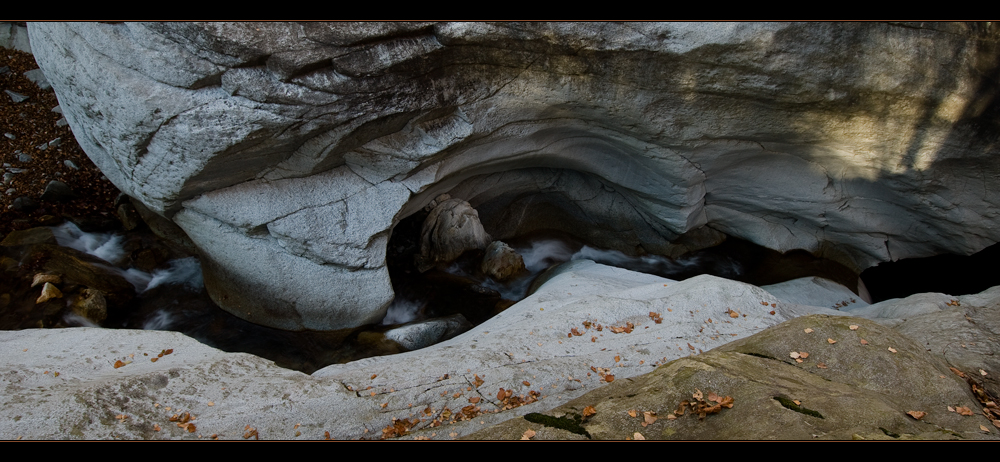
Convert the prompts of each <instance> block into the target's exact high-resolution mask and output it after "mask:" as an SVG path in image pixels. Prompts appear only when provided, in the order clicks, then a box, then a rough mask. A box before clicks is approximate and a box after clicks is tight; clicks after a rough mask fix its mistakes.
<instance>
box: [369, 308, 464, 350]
mask: <svg viewBox="0 0 1000 462" xmlns="http://www.w3.org/2000/svg"><path fill="white" fill-rule="evenodd" d="M471 328H472V323H470V322H469V321H468V320H467V319H465V317H464V316H462V315H460V314H456V315H452V316H448V317H446V318H437V319H428V320H427V321H423V322H418V323H414V324H408V325H405V326H402V327H397V328H395V329H391V330H389V331H386V333H385V336H386V338H388V339H389V340H392V341H394V342H396V343H398V344H400V345H401V346H402V347H403V348H406V349H407V350H419V349H421V348H425V347H429V346H431V345H433V344H435V343H438V342H441V341H442V340H447V339H449V338H451V337H454V336H456V335H458V334H460V333H462V332H465V331H467V330H469V329H471Z"/></svg>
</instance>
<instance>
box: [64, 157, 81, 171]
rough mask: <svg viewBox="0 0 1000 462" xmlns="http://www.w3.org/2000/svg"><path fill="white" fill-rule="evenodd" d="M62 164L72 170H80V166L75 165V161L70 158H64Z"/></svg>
mask: <svg viewBox="0 0 1000 462" xmlns="http://www.w3.org/2000/svg"><path fill="white" fill-rule="evenodd" d="M63 165H65V166H67V167H69V168H71V169H73V170H80V167H77V166H76V162H73V161H72V160H69V159H66V160H64V161H63Z"/></svg>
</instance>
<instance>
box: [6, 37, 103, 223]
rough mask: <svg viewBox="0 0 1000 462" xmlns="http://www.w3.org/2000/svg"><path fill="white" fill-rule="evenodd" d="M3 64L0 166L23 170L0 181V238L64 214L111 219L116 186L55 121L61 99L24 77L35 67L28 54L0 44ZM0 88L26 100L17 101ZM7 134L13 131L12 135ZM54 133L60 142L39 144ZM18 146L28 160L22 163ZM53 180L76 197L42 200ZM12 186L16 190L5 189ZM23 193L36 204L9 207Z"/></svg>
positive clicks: (54, 136)
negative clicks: (21, 208)
mask: <svg viewBox="0 0 1000 462" xmlns="http://www.w3.org/2000/svg"><path fill="white" fill-rule="evenodd" d="M4 66H8V67H9V68H10V72H3V73H2V74H0V166H2V167H3V169H2V171H0V175H2V174H3V173H5V172H9V171H10V169H11V168H19V169H24V171H23V172H21V173H16V174H14V177H13V179H12V180H11V182H10V183H9V184H4V185H2V186H0V239H2V238H3V236H6V235H7V233H9V232H10V231H12V230H18V229H27V228H32V227H35V226H39V225H49V224H53V223H55V222H58V221H61V219H62V218H63V217H96V216H100V217H107V218H114V216H115V214H114V201H115V198H116V197H117V196H118V194H119V191H118V189H117V188H116V187H115V186H114V185H113V184H111V182H110V181H108V180H107V179H105V178H104V176H103V175H102V174H101V171H100V170H98V169H97V167H95V166H94V163H93V162H91V161H90V159H89V158H87V155H86V154H84V152H83V149H81V148H80V146H79V145H78V144H77V142H76V139H75V138H74V137H73V132H72V131H70V128H69V126H68V125H67V126H63V127H59V126H57V125H56V122H57V121H58V120H59V119H60V118H62V115H61V114H58V113H55V112H52V108H54V107H56V106H57V105H58V104H59V102H58V101H57V100H56V95H55V92H53V91H52V90H47V91H43V90H42V89H40V88H38V86H37V85H35V83H33V82H32V81H30V80H28V79H27V78H26V77H24V73H25V72H26V71H30V70H32V69H37V68H38V65H37V64H36V63H35V59H34V58H33V57H32V56H31V55H30V54H28V53H24V52H21V51H17V50H7V49H0V69H2V68H3V67H4ZM3 90H11V91H14V92H16V93H19V94H22V95H25V96H28V99H27V100H26V101H23V102H20V103H15V102H13V100H12V98H11V97H10V96H9V95H8V94H7V93H6V92H4V91H3ZM7 133H10V134H13V135H14V139H10V137H8V136H6V135H5V134H7ZM56 138H62V142H61V144H60V145H59V146H58V147H49V148H47V149H45V150H42V149H39V148H38V146H39V145H43V144H46V143H48V142H50V141H52V140H54V139H56ZM18 151H20V152H21V153H24V154H28V155H30V156H31V157H32V159H31V160H30V161H28V162H21V161H20V160H19V159H18V155H17V152H18ZM66 160H71V161H72V162H73V163H75V164H76V165H77V166H78V167H79V170H74V169H72V168H70V167H67V166H66V165H65V164H64V161H66ZM52 180H59V181H62V182H63V183H66V184H67V185H68V186H69V187H70V188H71V189H72V190H73V192H75V193H76V198H75V199H72V200H69V201H66V202H56V201H42V200H41V196H42V192H43V191H44V190H45V186H46V185H47V184H48V183H49V181H52ZM12 188H13V189H14V192H13V193H12V194H8V191H9V190H10V189H12ZM21 196H28V197H30V198H32V199H34V200H35V202H36V203H37V204H38V208H36V209H35V210H32V211H30V212H24V211H17V210H14V209H13V208H11V205H12V204H13V202H14V199H16V198H18V197H21Z"/></svg>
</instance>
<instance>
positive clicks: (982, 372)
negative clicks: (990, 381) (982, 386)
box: [979, 369, 986, 377]
mask: <svg viewBox="0 0 1000 462" xmlns="http://www.w3.org/2000/svg"><path fill="white" fill-rule="evenodd" d="M979 375H982V376H984V377H985V376H986V371H984V370H982V369H980V370H979Z"/></svg>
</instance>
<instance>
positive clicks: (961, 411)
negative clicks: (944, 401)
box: [955, 406, 973, 416]
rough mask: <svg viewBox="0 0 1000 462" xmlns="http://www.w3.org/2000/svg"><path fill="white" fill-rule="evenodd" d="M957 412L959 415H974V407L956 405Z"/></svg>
mask: <svg viewBox="0 0 1000 462" xmlns="http://www.w3.org/2000/svg"><path fill="white" fill-rule="evenodd" d="M955 412H957V413H959V415H964V416H970V415H973V412H972V409H969V408H967V407H965V406H958V407H956V408H955Z"/></svg>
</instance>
